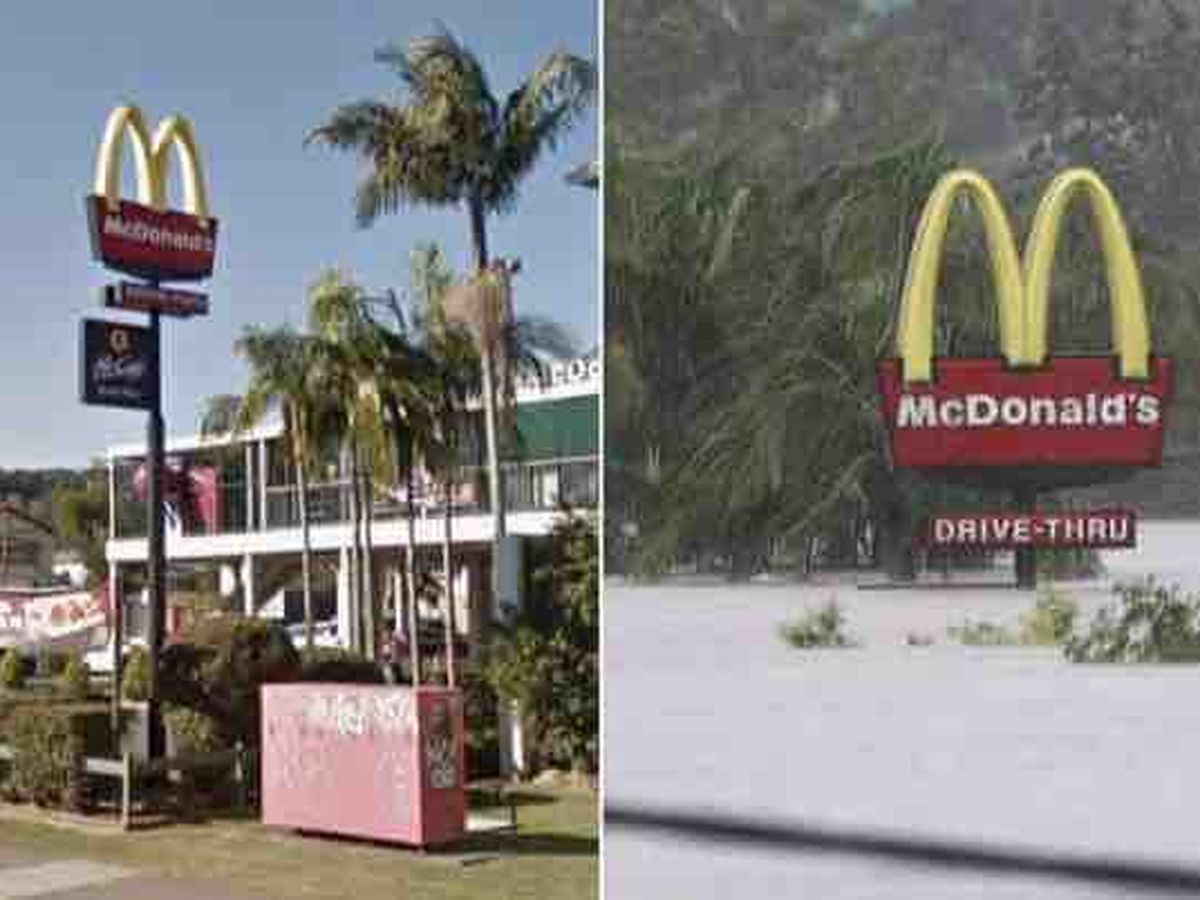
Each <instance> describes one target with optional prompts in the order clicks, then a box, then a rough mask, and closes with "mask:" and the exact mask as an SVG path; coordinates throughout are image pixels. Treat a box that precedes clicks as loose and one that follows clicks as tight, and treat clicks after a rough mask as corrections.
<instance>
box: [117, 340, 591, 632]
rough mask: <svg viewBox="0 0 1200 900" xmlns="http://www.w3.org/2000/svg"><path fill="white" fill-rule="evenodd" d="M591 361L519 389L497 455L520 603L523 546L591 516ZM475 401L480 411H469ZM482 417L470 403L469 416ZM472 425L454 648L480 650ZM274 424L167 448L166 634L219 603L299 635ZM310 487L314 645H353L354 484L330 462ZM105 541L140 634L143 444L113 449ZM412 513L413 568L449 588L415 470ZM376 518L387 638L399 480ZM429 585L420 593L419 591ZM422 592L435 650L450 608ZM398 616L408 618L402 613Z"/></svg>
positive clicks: (486, 574) (428, 488)
mask: <svg viewBox="0 0 1200 900" xmlns="http://www.w3.org/2000/svg"><path fill="white" fill-rule="evenodd" d="M599 370H600V365H599V361H598V360H597V359H595V358H585V359H576V360H572V361H563V362H556V363H554V364H553V365H551V366H549V367H547V371H546V372H545V373H544V374H543V376H542V377H541V378H540V379H537V378H532V377H531V378H528V379H526V380H524V381H522V382H520V383H519V384H518V386H517V390H516V400H517V403H516V411H515V417H514V418H515V439H514V440H513V441H511V442H510V444H511V447H510V448H509V449H508V451H507V452H505V453H504V454H503V468H504V473H505V474H504V486H505V492H506V495H507V501H508V504H507V516H506V523H507V532H508V537H507V538H506V540H505V542H504V545H503V548H502V553H503V554H504V555H505V559H504V560H502V565H501V572H502V578H504V579H510V581H505V584H506V585H508V584H510V583H511V585H512V588H513V589H512V590H506V592H505V593H506V595H511V596H519V586H520V584H522V583H523V580H524V578H525V575H526V573H525V572H524V571H523V561H524V560H525V558H526V557H527V556H528V552H529V545H530V544H531V543H532V542H535V541H536V540H537V539H538V538H539V537H542V536H544V535H546V534H547V533H548V532H549V531H550V529H551V527H552V526H553V524H554V522H555V520H556V518H558V517H559V516H560V515H561V510H562V508H563V507H569V508H573V509H583V510H591V509H595V508H596V507H597V504H598V495H599V478H600V468H599V467H600V451H599V447H600V441H599V391H600V371H599ZM475 406H476V407H477V404H475ZM470 414H471V415H476V416H477V415H479V412H478V409H477V408H476V409H475V410H474V411H472V412H471V413H470ZM478 431H479V429H475V428H466V429H464V433H465V434H466V439H465V441H464V443H465V445H466V446H465V447H464V451H463V461H462V464H461V466H460V467H459V473H458V477H457V479H456V483H455V485H454V490H453V507H452V512H453V548H454V563H453V573H452V577H453V578H454V586H455V592H454V593H455V605H456V609H455V623H456V627H457V631H458V635H457V637H458V639H459V641H460V642H461V646H463V647H464V648H467V649H468V651H469V648H471V647H472V646H474V645H475V643H476V641H475V640H474V638H476V637H477V636H478V634H479V632H480V630H481V628H482V627H483V624H484V623H485V622H486V621H487V620H488V618H489V617H491V616H492V615H494V614H495V610H494V609H493V600H492V597H491V566H492V564H493V561H492V559H491V555H492V537H493V534H492V532H493V525H492V518H491V516H490V514H489V509H490V503H489V500H488V497H487V473H486V470H485V468H484V466H483V456H484V454H483V448H482V447H481V446H480V442H479V441H478V439H476V438H474V437H473V435H474V434H476V433H477V432H478ZM283 438H284V435H283V428H282V424H281V422H280V421H278V418H277V417H276V419H275V420H268V421H264V422H263V423H261V424H260V425H259V426H257V427H255V428H254V429H252V430H249V431H246V432H244V433H242V434H240V435H238V436H236V437H233V436H229V435H225V436H216V437H214V436H203V437H201V436H194V437H179V438H173V439H168V440H167V445H166V450H167V464H166V475H165V478H164V491H163V496H164V505H165V507H166V509H165V513H166V540H165V546H166V556H167V563H168V610H167V623H166V624H167V629H168V634H170V632H171V631H172V630H175V629H178V628H179V627H181V626H182V625H184V624H185V623H186V621H187V620H188V619H189V618H190V617H192V616H197V615H203V614H205V613H206V612H208V611H211V610H213V609H214V608H218V609H225V610H238V611H241V612H244V613H245V614H247V615H254V616H262V617H267V618H271V619H275V620H278V621H281V622H282V623H284V624H285V625H286V626H287V627H288V628H289V630H290V631H291V632H292V634H293V636H294V638H295V639H296V640H297V643H299V638H300V636H301V635H302V634H303V598H302V592H301V548H302V535H301V529H300V517H299V503H298V499H299V498H298V488H297V484H296V477H295V474H296V473H295V468H294V466H293V465H292V462H291V459H290V455H289V453H288V448H287V446H286V443H285V442H284V439H283ZM319 468H320V469H321V471H319V472H317V473H316V474H315V475H313V476H310V478H309V482H310V483H309V487H308V492H307V493H308V514H309V522H310V545H311V547H312V553H313V567H312V573H313V605H314V618H315V619H316V620H317V623H318V628H317V634H318V641H319V643H320V644H324V645H329V646H343V647H350V646H353V645H354V644H355V643H357V641H356V640H355V637H356V633H355V629H356V628H357V627H359V625H358V622H359V621H360V617H359V616H358V615H356V611H355V610H353V609H352V608H351V596H352V594H351V591H350V584H351V572H350V557H351V551H350V548H351V546H352V541H353V530H354V529H353V525H352V521H353V520H352V517H351V514H350V512H351V508H352V504H351V499H350V495H351V482H350V478H349V477H348V471H347V466H346V465H344V462H343V461H339V460H338V459H337V458H336V457H333V458H330V459H328V460H327V461H325V462H324V463H323V464H322V465H321V466H320V467H319ZM108 476H109V510H110V513H109V517H110V522H109V525H110V530H109V534H110V535H111V537H110V539H109V541H108V543H107V547H106V555H107V558H108V562H109V590H110V594H111V596H114V597H120V598H121V604H122V605H121V609H122V610H123V611H124V614H125V615H124V629H125V634H126V635H127V637H128V638H130V639H134V640H136V639H137V638H138V637H139V636H141V635H144V633H145V627H146V614H145V613H146V599H145V591H144V585H145V580H146V575H145V571H146V558H147V540H146V524H147V523H146V519H147V515H146V470H145V447H144V445H140V444H139V445H133V446H125V447H115V448H112V449H111V450H110V451H109V454H108ZM415 482H416V484H415V489H414V496H413V501H414V502H413V505H414V507H415V510H416V518H415V528H414V532H415V536H416V537H415V546H416V550H417V553H418V554H420V560H419V565H418V566H417V570H418V572H424V573H431V578H432V580H433V581H434V582H435V583H436V582H440V580H441V579H442V577H443V575H442V541H443V529H444V512H445V508H444V499H443V498H444V489H443V488H442V487H441V485H440V484H438V483H437V482H436V481H435V480H434V479H433V478H432V477H430V476H429V475H428V473H426V472H424V471H418V473H417V476H416V478H415ZM374 493H375V496H374V501H373V504H372V510H371V511H372V517H371V547H372V552H371V567H370V568H371V572H372V585H373V591H374V596H375V597H376V606H377V607H378V608H379V609H380V611H381V615H382V619H383V622H384V632H385V634H386V633H387V631H388V630H389V628H391V627H394V623H395V621H396V618H397V616H398V615H401V614H402V608H401V606H400V603H401V602H402V597H403V590H402V587H401V586H402V583H403V582H402V579H401V576H400V574H399V572H400V567H401V565H402V561H403V558H404V555H405V549H406V545H407V541H408V531H409V528H408V519H407V514H408V509H409V504H408V498H407V496H406V494H405V488H404V486H403V485H383V486H380V485H376V490H375V492H374ZM426 587H427V588H428V587H429V586H428V585H426ZM437 593H438V591H437V590H427V591H426V596H428V597H429V602H425V603H419V604H418V618H419V621H420V623H421V633H422V643H424V642H425V640H426V638H425V637H424V635H425V634H427V633H428V634H429V635H430V638H429V640H430V641H433V640H435V638H434V637H433V635H436V636H437V637H436V640H437V641H439V642H440V641H441V640H442V637H441V636H442V635H443V633H444V632H443V626H442V621H443V617H444V613H443V611H442V610H441V609H440V608H439V605H438V604H437V603H436V602H435V601H434V597H436V595H437ZM401 621H403V619H401Z"/></svg>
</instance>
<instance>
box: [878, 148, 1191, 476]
mask: <svg viewBox="0 0 1200 900" xmlns="http://www.w3.org/2000/svg"><path fill="white" fill-rule="evenodd" d="M960 194H964V195H966V196H967V197H969V198H970V199H971V200H972V201H973V202H974V205H975V207H976V208H977V210H978V212H979V214H980V217H981V218H982V220H983V226H984V234H985V237H986V243H987V248H988V252H989V255H990V257H991V271H992V276H993V281H994V284H995V289H996V297H997V303H998V305H999V326H1000V330H999V331H1000V333H999V337H1000V348H999V349H1000V353H999V355H998V356H996V357H992V358H983V359H963V358H953V359H952V358H937V359H935V358H934V353H933V349H934V348H933V334H934V302H935V299H936V295H937V287H938V272H939V269H940V266H941V255H942V247H943V243H944V241H945V236H946V230H947V221H948V217H949V215H950V212H951V208H952V206H953V204H954V201H955V199H956V197H958V196H959V195H960ZM1076 198H1083V199H1086V200H1087V201H1089V205H1090V207H1091V211H1092V214H1093V215H1092V218H1093V220H1094V222H1095V225H1096V228H1097V231H1098V233H1099V237H1100V245H1101V247H1102V249H1103V253H1104V260H1105V267H1106V274H1107V278H1108V287H1109V295H1110V302H1111V305H1112V311H1111V312H1112V335H1113V355H1112V356H1104V357H1097V356H1090V357H1089V356H1073V357H1055V356H1051V355H1050V353H1049V351H1048V347H1047V323H1048V306H1049V302H1050V281H1051V273H1052V270H1053V265H1054V256H1055V251H1056V248H1057V243H1058V236H1059V233H1060V231H1061V228H1062V223H1063V217H1064V215H1065V214H1066V211H1067V209H1068V207H1069V205H1070V204H1071V202H1072V201H1073V200H1074V199H1076ZM878 381H879V389H880V394H881V398H882V408H883V414H884V418H885V421H886V425H887V429H888V433H889V436H890V441H891V451H892V459H893V462H894V463H895V464H896V465H898V466H904V467H912V468H917V469H930V470H937V471H938V472H939V474H942V475H952V474H960V475H970V474H980V472H979V470H983V472H982V474H983V475H985V476H987V475H988V473H991V474H993V475H994V474H995V470H996V469H998V468H1008V469H1011V470H1014V472H1013V474H1018V473H1016V472H1015V470H1017V469H1019V470H1021V471H1020V473H1019V475H1020V477H1023V478H1027V479H1032V480H1034V481H1040V482H1041V483H1043V484H1046V485H1050V484H1054V483H1083V482H1087V481H1094V480H1098V479H1100V478H1103V477H1109V476H1112V475H1116V474H1121V473H1122V472H1127V471H1128V470H1129V468H1130V467H1134V466H1146V465H1156V464H1158V463H1159V462H1160V461H1161V458H1162V445H1163V435H1164V429H1165V417H1166V408H1167V403H1168V401H1169V399H1170V396H1171V386H1172V381H1171V361H1170V360H1169V359H1166V358H1163V357H1157V356H1154V355H1153V354H1152V353H1151V350H1150V328H1149V324H1148V322H1147V317H1146V308H1145V299H1144V294H1143V290H1142V283H1141V276H1140V274H1139V272H1138V266H1137V260H1136V259H1135V257H1134V254H1133V250H1132V248H1131V247H1130V244H1129V238H1128V234H1127V232H1126V229H1125V225H1124V222H1123V219H1122V216H1121V212H1120V209H1119V208H1118V206H1117V203H1116V201H1115V200H1114V199H1113V196H1112V194H1111V193H1110V191H1109V190H1108V188H1107V187H1106V186H1105V185H1104V183H1103V182H1102V181H1101V180H1100V178H1099V177H1098V176H1097V175H1096V174H1095V173H1094V172H1092V171H1090V170H1087V169H1070V170H1067V171H1065V172H1063V173H1061V174H1060V175H1058V176H1057V177H1056V178H1055V179H1054V180H1053V181H1052V182H1051V184H1050V186H1049V187H1048V188H1047V190H1046V192H1045V194H1044V195H1043V197H1042V200H1041V202H1040V204H1039V205H1038V208H1037V211H1036V213H1035V215H1034V219H1033V226H1032V231H1031V232H1030V235H1029V237H1028V239H1027V242H1026V246H1025V253H1024V257H1023V259H1021V260H1018V254H1017V247H1016V241H1015V239H1014V237H1013V232H1012V228H1011V225H1010V223H1009V218H1008V215H1007V213H1006V212H1005V210H1004V206H1003V204H1002V203H1001V202H1000V200H999V198H998V197H997V195H996V192H995V191H994V190H993V188H992V186H991V185H990V184H989V183H988V181H987V180H986V179H984V178H983V177H982V176H980V175H979V174H977V173H975V172H971V171H966V170H959V171H954V172H950V173H949V174H947V175H945V176H944V177H943V178H942V179H941V181H939V182H938V184H937V186H936V187H935V189H934V191H933V194H932V195H931V196H930V198H929V200H928V202H927V203H926V205H925V209H924V211H923V213H922V216H921V220H920V224H919V226H918V229H917V234H916V239H915V241H914V244H913V248H912V252H911V255H910V257H909V265H908V273H907V277H906V279H905V285H904V292H903V295H902V297H901V304H900V319H899V324H898V328H897V334H896V358H893V359H885V360H881V361H880V362H879V364H878Z"/></svg>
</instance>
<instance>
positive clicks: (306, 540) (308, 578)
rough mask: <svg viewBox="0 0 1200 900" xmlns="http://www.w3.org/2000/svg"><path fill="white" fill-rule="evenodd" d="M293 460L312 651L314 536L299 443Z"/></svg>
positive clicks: (306, 622) (306, 624)
mask: <svg viewBox="0 0 1200 900" xmlns="http://www.w3.org/2000/svg"><path fill="white" fill-rule="evenodd" d="M292 456H293V460H294V462H295V464H296V490H297V492H298V493H297V499H298V503H297V506H298V508H299V511H300V540H301V548H300V584H301V591H302V593H303V595H304V647H305V649H307V650H308V651H309V652H310V653H311V652H312V649H313V644H314V640H313V608H312V536H311V535H310V533H309V526H308V475H307V473H306V472H305V471H304V461H303V459H302V451H301V449H300V447H299V446H298V445H296V446H294V447H293V448H292Z"/></svg>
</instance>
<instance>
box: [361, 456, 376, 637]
mask: <svg viewBox="0 0 1200 900" xmlns="http://www.w3.org/2000/svg"><path fill="white" fill-rule="evenodd" d="M362 492H363V502H362V520H363V566H362V568H363V614H364V619H365V625H364V631H366V636H365V637H366V643H367V658H368V659H375V658H376V656H378V653H377V651H378V648H379V642H378V635H377V634H376V628H375V622H376V616H375V566H374V558H373V554H372V549H373V548H372V539H371V523H372V519H373V518H374V515H375V511H374V506H375V503H374V492H375V485H374V480H373V479H372V477H371V469H370V467H369V466H364V467H363V470H362Z"/></svg>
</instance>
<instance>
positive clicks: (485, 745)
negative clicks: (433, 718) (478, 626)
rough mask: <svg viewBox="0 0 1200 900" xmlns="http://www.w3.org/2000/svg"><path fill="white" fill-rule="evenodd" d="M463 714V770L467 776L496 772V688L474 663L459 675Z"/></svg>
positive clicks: (484, 775)
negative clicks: (464, 741) (464, 751)
mask: <svg viewBox="0 0 1200 900" xmlns="http://www.w3.org/2000/svg"><path fill="white" fill-rule="evenodd" d="M458 686H459V688H460V689H461V690H462V693H463V718H464V719H465V724H466V729H467V736H466V737H467V741H466V743H467V773H468V778H469V779H474V778H488V777H491V776H494V775H499V774H500V733H499V729H498V727H497V722H498V717H499V706H498V704H497V699H496V692H495V690H494V689H493V688H492V686H491V685H490V684H489V683H488V680H487V678H485V677H484V675H483V674H482V673H481V672H480V671H479V670H478V669H477V668H474V667H471V668H466V669H464V670H463V672H462V673H461V675H460V678H459V685H458Z"/></svg>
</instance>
